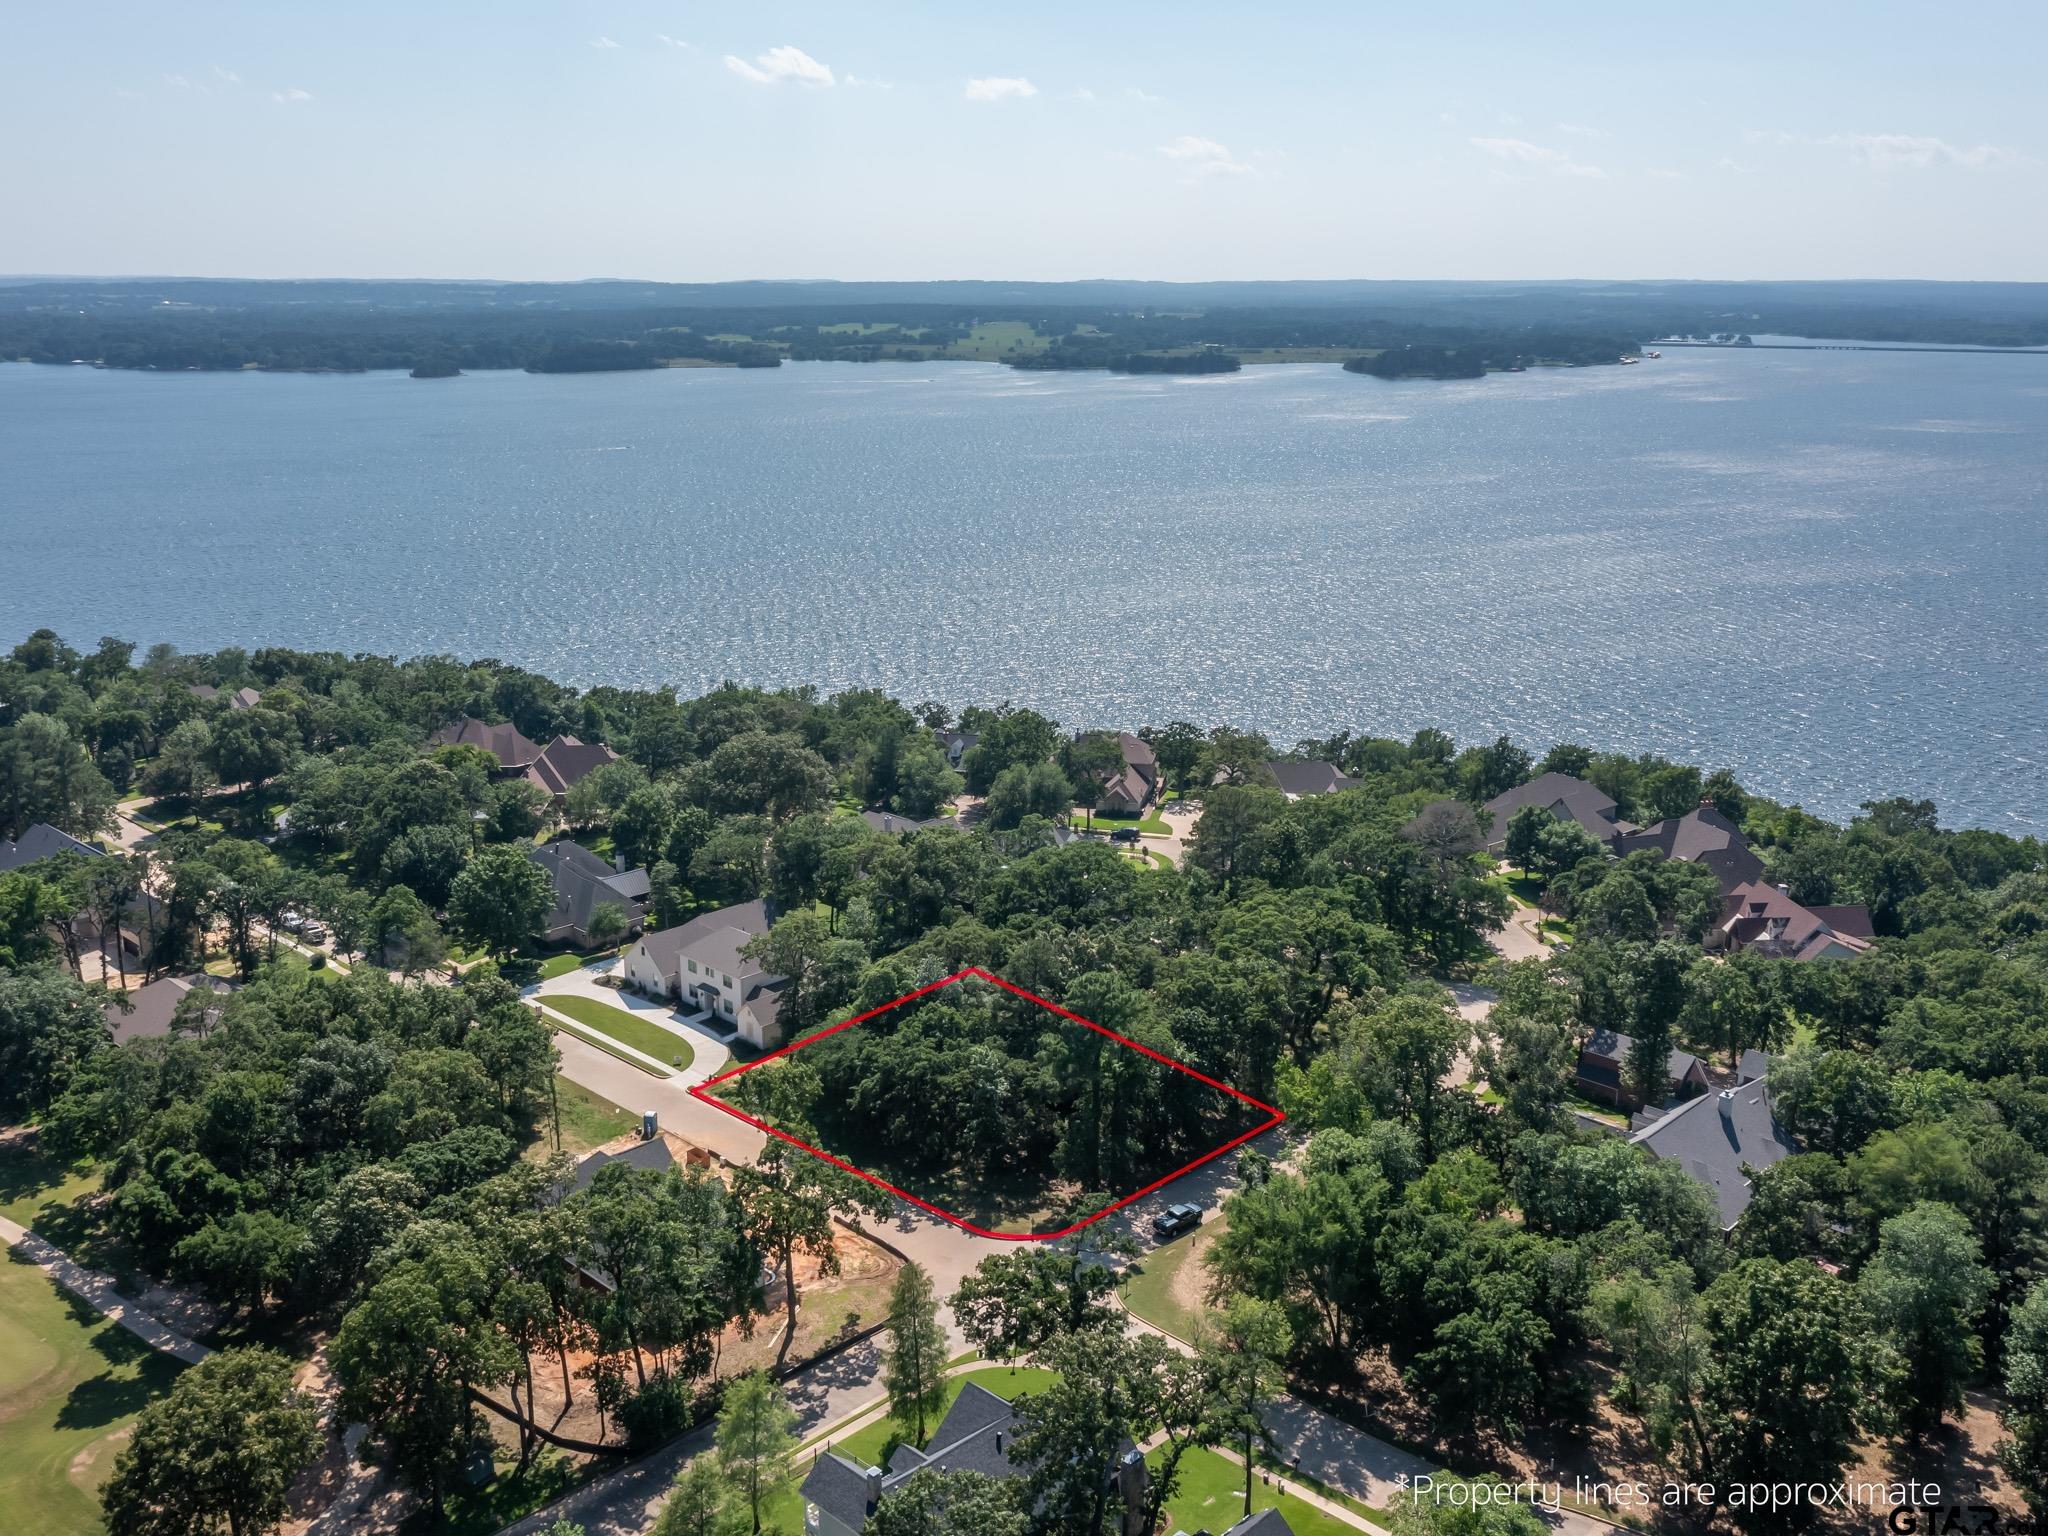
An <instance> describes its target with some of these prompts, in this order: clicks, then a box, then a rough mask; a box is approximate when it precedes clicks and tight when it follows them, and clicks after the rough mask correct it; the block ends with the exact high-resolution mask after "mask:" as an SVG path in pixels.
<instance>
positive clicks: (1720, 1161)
mask: <svg viewBox="0 0 2048 1536" xmlns="http://www.w3.org/2000/svg"><path fill="white" fill-rule="evenodd" d="M1629 1140H1630V1141H1631V1142H1633V1143H1634V1144H1635V1145H1637V1146H1639V1147H1646V1148H1648V1149H1649V1150H1650V1151H1651V1152H1654V1153H1655V1154H1656V1155H1657V1156H1659V1157H1668V1158H1670V1159H1672V1160H1673V1161H1674V1162H1676V1163H1678V1164H1679V1165H1680V1166H1681V1167H1683V1168H1684V1169H1685V1171H1686V1172H1687V1173H1689V1174H1691V1175H1692V1176H1693V1177H1694V1178H1695V1179H1697V1180H1699V1182H1700V1183H1702V1184H1704V1185H1706V1186H1707V1188H1708V1189H1709V1190H1710V1191H1712V1192H1713V1196H1714V1203H1715V1204H1716V1205H1717V1206H1718V1207H1719V1208H1720V1211H1721V1226H1722V1229H1723V1230H1724V1231H1725V1230H1726V1229H1728V1228H1730V1227H1732V1226H1734V1225H1735V1223H1736V1222H1738V1221H1740V1220H1741V1219H1742V1213H1743V1212H1744V1211H1746V1210H1748V1209H1749V1202H1750V1198H1751V1196H1752V1195H1753V1194H1754V1191H1753V1190H1752V1188H1751V1186H1750V1182H1749V1180H1748V1179H1747V1178H1745V1177H1744V1176H1743V1173H1742V1170H1743V1168H1745V1167H1750V1168H1768V1167H1770V1166H1771V1164H1773V1163H1775V1162H1779V1161H1781V1160H1783V1159H1784V1158H1788V1157H1790V1156H1791V1155H1792V1154H1793V1153H1795V1152H1797V1151H1798V1150H1799V1148H1798V1146H1797V1145H1796V1144H1795V1143H1794V1142H1793V1140H1792V1137H1791V1135H1790V1134H1789V1133H1788V1132H1787V1131H1786V1130H1785V1128H1784V1127H1783V1126H1781V1125H1780V1124H1778V1117H1777V1115H1776V1114H1775V1113H1774V1112H1773V1111H1772V1109H1771V1102H1770V1096H1769V1095H1768V1094H1767V1093H1766V1092H1765V1091H1764V1085H1763V1084H1762V1083H1760V1082H1757V1083H1745V1084H1743V1085H1742V1086H1741V1087H1740V1088H1727V1089H1723V1090H1722V1091H1721V1092H1720V1093H1708V1094H1702V1095H1701V1096H1700V1097H1699V1098H1696V1099H1691V1100H1688V1101H1687V1102H1686V1103H1684V1104H1681V1105H1680V1106H1679V1107H1678V1108H1676V1109H1674V1110H1673V1111H1671V1113H1670V1114H1668V1115H1666V1116H1664V1117H1663V1118H1662V1119H1661V1120H1659V1121H1658V1122H1657V1123H1656V1124H1655V1125H1652V1126H1650V1127H1649V1128H1648V1129H1646V1130H1642V1131H1638V1132H1637V1133H1636V1134H1635V1135H1633V1136H1631V1137H1629Z"/></svg>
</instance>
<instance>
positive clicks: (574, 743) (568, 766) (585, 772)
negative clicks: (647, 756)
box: [526, 736, 619, 795]
mask: <svg viewBox="0 0 2048 1536" xmlns="http://www.w3.org/2000/svg"><path fill="white" fill-rule="evenodd" d="M618 760H619V754H618V753H616V752H614V751H613V750H612V749H611V748H610V747H607V746H605V745H604V744H603V743H602V742H585V741H578V740H577V739H576V738H575V737H574V736H557V737H556V738H555V739H554V740H553V741H551V742H549V743H548V744H547V745H546V746H544V747H542V748H541V749H540V755H539V756H537V757H536V758H534V760H533V766H532V767H531V768H529V769H527V770H526V776H527V777H528V778H529V779H531V780H533V782H534V783H536V784H538V785H539V786H540V787H541V788H542V789H543V790H545V791H547V793H549V794H551V795H566V794H567V793H568V792H569V791H570V790H571V789H573V788H575V787H576V785H578V784H580V783H581V782H582V781H583V780H584V779H586V778H588V777H589V776H590V775H591V774H593V773H595V772H596V771H597V770H598V769H600V768H602V767H604V766H605V764H607V763H616V762H617V761H618Z"/></svg>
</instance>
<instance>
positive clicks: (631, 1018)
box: [541, 997, 697, 1071]
mask: <svg viewBox="0 0 2048 1536" xmlns="http://www.w3.org/2000/svg"><path fill="white" fill-rule="evenodd" d="M541 1001H542V1002H543V1003H545V1004H546V1005H547V1006H548V1007H550V1008H552V1009H553V1010H554V1011H555V1012H557V1013H559V1014H562V1015H564V1016H565V1017H567V1018H571V1019H574V1020H575V1021H576V1022H577V1023H578V1024H581V1025H583V1026H584V1027H585V1028H586V1029H594V1030H596V1031H597V1032H598V1033H599V1034H601V1035H609V1036H611V1038H612V1039H614V1040H616V1041H618V1042H619V1043H620V1044H621V1045H630V1046H631V1047H633V1049H634V1050H636V1051H644V1052H646V1053H647V1054H648V1055H649V1056H652V1057H653V1058H654V1059H655V1060H656V1061H665V1062H667V1063H669V1064H670V1065H671V1066H673V1067H675V1068H676V1069H677V1070H678V1071H680V1070H681V1069H682V1068H684V1067H687V1066H688V1065H689V1064H690V1063H691V1062H692V1061H693V1060H694V1059H695V1058H696V1054H697V1053H696V1052H695V1051H693V1050H692V1049H691V1048H690V1042H689V1041H687V1040H685V1039H684V1038H683V1037H682V1036H681V1035H679V1034H677V1033H676V1032H675V1031H674V1030H670V1029H663V1028H662V1027H661V1026H660V1025H659V1024H654V1023H650V1022H649V1021H648V1020H646V1019H643V1018H640V1017H638V1016H636V1015H634V1014H631V1013H628V1012H627V1011H626V1010H625V1009H623V1008H614V1007H613V1006H612V1005H611V1004H610V1003H600V1002H599V1001H598V1000H597V999H596V998H594V997H544V998H542V999H541Z"/></svg>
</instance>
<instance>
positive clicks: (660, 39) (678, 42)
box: [654, 32, 696, 48]
mask: <svg viewBox="0 0 2048 1536" xmlns="http://www.w3.org/2000/svg"><path fill="white" fill-rule="evenodd" d="M654 40H655V41H656V42H657V43H661V44H663V45H664V46H665V47H669V48H691V47H695V46H696V45H695V44H694V43H686V42H684V41H683V40H682V39H681V38H680V37H670V36H669V35H668V34H667V33H666V32H657V33H655V34H654Z"/></svg>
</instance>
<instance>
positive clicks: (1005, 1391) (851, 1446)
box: [832, 1365, 1053, 1467]
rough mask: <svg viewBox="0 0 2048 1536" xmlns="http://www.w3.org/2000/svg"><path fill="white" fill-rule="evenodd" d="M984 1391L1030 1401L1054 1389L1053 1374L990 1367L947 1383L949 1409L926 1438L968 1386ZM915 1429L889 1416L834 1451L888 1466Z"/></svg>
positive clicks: (933, 1422)
mask: <svg viewBox="0 0 2048 1536" xmlns="http://www.w3.org/2000/svg"><path fill="white" fill-rule="evenodd" d="M970 1381H971V1382H973V1383H974V1384H975V1385H976V1386H978V1387H981V1388H983V1389H984V1390H985V1391H989V1392H993V1393H995V1395H996V1396H997V1397H1000V1398H1002V1399H1004V1400H1005V1401H1007V1402H1015V1401H1016V1400H1017V1399H1018V1398H1020V1397H1028V1396H1029V1395H1030V1394H1031V1393H1033V1392H1042V1391H1044V1390H1045V1388H1047V1387H1049V1386H1050V1385H1052V1381H1053V1374H1052V1372H1051V1371H1048V1370H1043V1369H1041V1368H1040V1367H1038V1366H1035V1365H1020V1366H1018V1367H1017V1368H1016V1369H1015V1370H1012V1369H1011V1368H1010V1367H1008V1366H1006V1365H995V1366H990V1367H989V1368H988V1369H987V1370H983V1371H968V1372H966V1373H964V1374H963V1375H959V1376H954V1377H950V1378H948V1380H947V1382H946V1407H945V1408H941V1409H940V1410H939V1411H938V1413H937V1414H936V1415H934V1416H933V1418H932V1419H931V1421H930V1422H929V1423H927V1424H926V1425H925V1434H926V1435H930V1434H931V1432H932V1431H933V1430H935V1429H937V1428H938V1426H939V1421H940V1420H941V1419H943V1418H945V1416H946V1409H948V1408H951V1407H952V1406H953V1400H954V1399H955V1398H957V1397H958V1396H959V1395H960V1389H961V1388H962V1387H964V1386H965V1385H966V1384H967V1383H968V1382H970ZM913 1428H914V1426H908V1425H903V1424H899V1423H897V1422H896V1420H895V1419H894V1418H892V1417H890V1416H889V1415H887V1414H884V1415H883V1416H882V1417H881V1418H879V1419H874V1420H871V1421H870V1422H868V1423H866V1424H863V1425H862V1426H861V1427H860V1428H859V1429H856V1430H854V1431H853V1432H852V1433H851V1434H849V1435H845V1436H842V1437H841V1438H840V1439H838V1440H835V1441H833V1442H832V1449H833V1450H835V1451H837V1452H838V1453H839V1454H840V1455H842V1456H844V1457H846V1458H847V1459H848V1460H850V1461H858V1462H862V1463H864V1464H865V1465H867V1466H870V1467H880V1466H886V1465H888V1461H889V1455H890V1453H891V1452H892V1451H894V1450H895V1449H896V1447H897V1446H899V1445H901V1444H903V1442H904V1441H906V1440H909V1439H912V1438H913V1436H912V1432H911V1431H912V1429H913Z"/></svg>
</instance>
